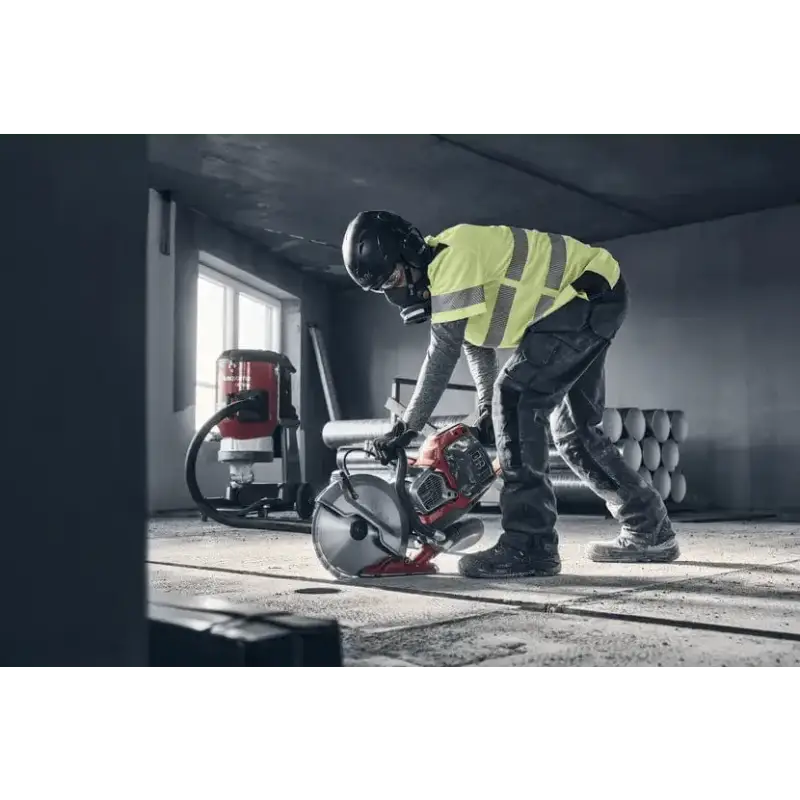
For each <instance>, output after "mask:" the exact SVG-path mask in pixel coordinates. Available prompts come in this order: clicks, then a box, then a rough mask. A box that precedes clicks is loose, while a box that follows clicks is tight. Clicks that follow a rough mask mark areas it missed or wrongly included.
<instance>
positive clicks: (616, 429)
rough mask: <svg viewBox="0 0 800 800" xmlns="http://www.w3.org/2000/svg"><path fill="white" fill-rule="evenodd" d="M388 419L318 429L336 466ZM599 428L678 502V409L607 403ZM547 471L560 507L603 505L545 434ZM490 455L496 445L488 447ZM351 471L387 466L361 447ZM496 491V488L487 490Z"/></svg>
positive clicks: (437, 422)
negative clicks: (613, 405) (608, 404)
mask: <svg viewBox="0 0 800 800" xmlns="http://www.w3.org/2000/svg"><path fill="white" fill-rule="evenodd" d="M463 419H464V416H462V415H459V416H443V417H434V418H433V419H431V425H433V426H434V427H435V428H442V427H445V426H447V425H452V424H454V423H456V422H460V421H462V420H463ZM391 427H392V421H391V420H390V419H386V418H383V419H363V420H338V421H335V422H329V423H328V424H327V425H325V427H324V428H323V430H322V439H323V441H324V442H325V444H326V445H327V446H328V447H330V448H332V449H335V450H337V466H341V464H342V459H343V455H344V453H345V451H347V450H348V449H350V448H353V447H360V446H363V445H364V444H365V443H366V442H368V441H369V440H371V439H374V438H376V437H378V436H382V435H383V434H385V433H388V432H389V430H390V429H391ZM601 427H602V430H603V432H604V434H605V435H606V436H607V437H608V438H609V439H610V440H611V441H612V442H613V443H614V444H615V445H616V447H617V449H618V450H619V453H620V455H621V456H622V458H623V459H624V460H625V463H626V464H627V465H628V466H629V467H630V468H631V469H633V470H635V471H637V472H638V473H639V474H640V475H641V476H642V477H643V478H644V479H645V480H646V481H647V482H648V483H651V484H653V485H654V486H655V488H656V489H657V491H658V493H659V494H660V495H661V497H663V498H664V500H670V501H672V502H673V503H681V502H682V501H683V499H684V498H685V496H686V478H685V477H684V475H683V473H682V471H681V470H680V468H679V464H680V444H681V443H683V442H684V441H685V440H686V436H687V434H688V425H687V422H686V415H685V414H684V413H683V411H678V410H672V411H667V410H664V409H640V408H635V407H630V408H608V409H606V410H605V412H604V413H603V420H602V423H601ZM423 438H424V437H423V436H419V437H417V439H415V440H414V442H413V443H412V445H411V447H410V448H409V451H408V455H409V456H410V457H411V458H414V457H415V456H416V452H417V448H418V447H419V445H420V444H421V442H422V440H423ZM549 453H550V461H549V466H550V477H551V480H552V482H553V487H554V489H555V492H556V497H557V499H558V501H559V507H560V508H562V510H566V509H568V508H569V507H570V506H575V507H578V506H580V507H586V506H598V505H602V501H601V500H600V498H598V497H597V496H596V495H595V494H594V493H593V492H592V490H591V489H590V488H589V487H588V486H587V485H586V484H584V483H583V482H582V481H581V480H580V478H578V477H577V476H576V475H575V474H574V473H573V472H572V471H571V470H570V468H569V466H568V465H567V464H566V462H565V461H564V459H563V458H562V457H561V456H560V455H559V453H558V451H557V450H556V448H555V446H554V445H553V442H552V439H550V451H549ZM489 455H490V456H491V457H492V458H494V457H495V456H496V451H495V450H494V449H493V448H490V449H489ZM347 465H348V468H349V469H351V471H353V472H373V473H382V472H384V471H386V468H381V467H380V466H379V465H376V464H375V462H374V460H372V459H370V458H369V457H368V456H367V455H366V454H364V453H351V454H350V455H349V456H348V459H347ZM492 494H495V495H496V493H492Z"/></svg>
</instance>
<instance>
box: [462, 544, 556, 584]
mask: <svg viewBox="0 0 800 800" xmlns="http://www.w3.org/2000/svg"><path fill="white" fill-rule="evenodd" d="M458 571H459V572H460V573H461V574H462V575H463V576H464V577H465V578H528V577H536V578H548V577H552V576H553V575H558V573H559V572H561V559H560V558H559V555H558V551H557V550H556V549H555V548H553V552H549V551H548V550H546V549H535V550H529V551H525V550H518V549H517V548H516V547H511V545H507V544H504V543H503V541H502V539H501V540H500V541H499V542H498V543H497V544H496V545H495V546H494V547H491V548H490V549H489V550H482V551H481V552H480V553H471V554H470V555H466V556H462V557H461V559H459V562H458Z"/></svg>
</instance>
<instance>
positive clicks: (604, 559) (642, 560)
mask: <svg viewBox="0 0 800 800" xmlns="http://www.w3.org/2000/svg"><path fill="white" fill-rule="evenodd" d="M680 554H681V551H680V548H679V547H678V545H675V546H674V547H671V548H670V549H669V550H662V551H658V550H656V549H655V548H653V549H652V550H643V551H635V550H633V551H631V550H620V551H619V552H617V553H601V554H595V553H590V554H589V560H590V561H594V562H596V563H600V564H667V563H669V562H670V561H675V559H677V558H679V557H680Z"/></svg>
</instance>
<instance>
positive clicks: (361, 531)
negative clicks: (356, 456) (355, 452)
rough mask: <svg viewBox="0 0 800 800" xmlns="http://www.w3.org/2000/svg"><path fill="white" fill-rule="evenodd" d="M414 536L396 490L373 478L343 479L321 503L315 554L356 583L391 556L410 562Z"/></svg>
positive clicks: (334, 571)
mask: <svg viewBox="0 0 800 800" xmlns="http://www.w3.org/2000/svg"><path fill="white" fill-rule="evenodd" d="M410 533H411V531H410V524H409V520H408V517H407V514H406V513H405V512H404V509H403V507H402V504H401V503H400V500H399V498H398V496H397V492H396V491H395V489H394V487H393V486H392V484H390V483H387V482H386V481H384V480H381V479H380V478H378V477H376V476H374V475H369V474H357V475H352V476H349V477H347V478H340V479H339V480H338V481H335V482H334V483H331V484H330V485H329V486H328V487H327V488H325V489H324V490H323V491H322V492H321V493H320V495H319V496H318V497H317V502H316V509H315V511H314V516H313V518H312V522H311V536H312V540H313V543H314V549H315V551H316V553H317V557H318V558H319V560H320V561H321V562H322V564H323V566H325V568H326V569H327V570H328V571H329V572H331V573H332V574H333V575H335V576H336V577H338V578H356V577H358V576H359V575H361V573H362V572H363V571H364V570H366V569H367V568H369V567H374V566H375V565H376V564H379V563H380V562H382V561H384V560H385V559H386V558H387V557H389V556H393V557H395V558H399V559H405V558H406V556H407V551H408V542H409V537H410Z"/></svg>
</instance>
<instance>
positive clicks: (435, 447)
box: [311, 423, 497, 578]
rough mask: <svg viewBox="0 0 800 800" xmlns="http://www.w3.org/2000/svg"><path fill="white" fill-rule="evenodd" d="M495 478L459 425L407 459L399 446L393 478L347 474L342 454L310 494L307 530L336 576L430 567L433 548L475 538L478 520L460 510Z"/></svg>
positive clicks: (460, 545)
mask: <svg viewBox="0 0 800 800" xmlns="http://www.w3.org/2000/svg"><path fill="white" fill-rule="evenodd" d="M354 449H360V448H354ZM496 478H497V473H496V465H494V464H492V462H491V461H490V459H489V456H488V454H487V452H486V449H485V448H484V446H483V445H482V444H481V443H480V441H479V440H478V438H477V436H476V435H475V432H474V431H473V429H472V428H470V427H468V426H467V425H465V424H463V423H458V424H456V425H451V426H449V427H447V428H443V429H442V430H439V431H436V432H435V433H433V434H431V435H430V436H428V438H427V439H425V441H424V442H423V443H422V445H421V447H420V450H419V453H418V458H417V459H416V461H414V462H411V461H409V460H408V459H407V458H406V455H405V451H401V454H400V456H399V457H398V461H397V464H396V474H395V476H394V479H393V480H391V479H390V480H385V479H382V478H380V477H378V476H377V475H373V474H369V473H358V474H354V475H351V474H350V473H349V471H348V470H347V459H346V456H345V458H344V460H343V463H342V469H341V470H340V472H339V473H338V474H337V475H336V476H335V477H334V479H333V480H332V481H331V483H330V484H329V485H328V487H327V488H326V489H325V490H323V492H322V493H321V494H320V495H319V496H318V497H317V501H316V509H315V512H314V518H313V520H312V529H311V533H312V539H313V541H314V547H315V549H316V552H317V555H318V557H319V559H320V561H322V563H323V565H324V566H325V567H326V568H327V569H328V570H329V571H330V572H332V573H333V574H334V575H336V576H337V577H340V578H352V577H381V576H392V575H411V574H429V573H433V572H436V571H437V568H436V565H435V564H433V563H432V561H433V559H434V558H435V557H436V556H437V555H438V554H439V553H441V552H456V551H457V550H458V549H466V547H468V546H471V545H473V544H474V543H475V542H476V541H478V539H480V537H481V535H482V533H483V523H482V522H481V520H480V519H479V518H477V517H466V518H465V515H466V514H468V512H469V511H470V510H471V509H472V508H473V507H474V506H475V504H476V503H477V502H478V501H479V500H480V498H481V496H482V495H483V494H484V493H485V492H486V490H487V489H489V487H490V486H491V485H492V484H493V483H494V482H495V480H496Z"/></svg>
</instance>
